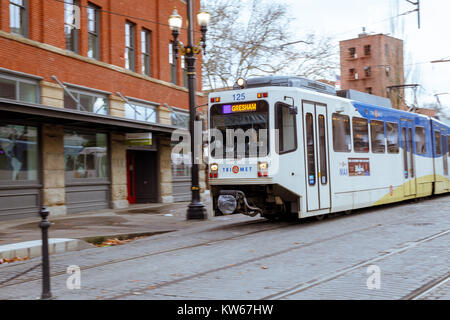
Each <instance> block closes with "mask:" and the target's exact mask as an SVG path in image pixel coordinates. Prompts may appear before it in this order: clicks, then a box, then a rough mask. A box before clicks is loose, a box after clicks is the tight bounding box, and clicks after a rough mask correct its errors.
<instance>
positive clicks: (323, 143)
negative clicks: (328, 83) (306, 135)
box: [318, 114, 328, 184]
mask: <svg viewBox="0 0 450 320" xmlns="http://www.w3.org/2000/svg"><path fill="white" fill-rule="evenodd" d="M318 118H319V157H320V171H319V176H320V183H322V184H327V181H328V172H327V140H326V137H325V117H324V115H323V114H319V117H318Z"/></svg>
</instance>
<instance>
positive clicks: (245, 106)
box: [222, 102, 256, 114]
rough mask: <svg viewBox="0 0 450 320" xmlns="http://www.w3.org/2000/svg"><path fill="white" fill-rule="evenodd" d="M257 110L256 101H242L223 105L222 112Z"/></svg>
mask: <svg viewBox="0 0 450 320" xmlns="http://www.w3.org/2000/svg"><path fill="white" fill-rule="evenodd" d="M249 111H256V102H250V103H240V104H226V105H224V106H222V113H223V114H228V113H235V112H249Z"/></svg>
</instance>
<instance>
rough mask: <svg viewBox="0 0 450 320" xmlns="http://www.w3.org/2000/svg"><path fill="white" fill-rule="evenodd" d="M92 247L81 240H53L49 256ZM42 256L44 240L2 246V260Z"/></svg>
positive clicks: (49, 245)
mask: <svg viewBox="0 0 450 320" xmlns="http://www.w3.org/2000/svg"><path fill="white" fill-rule="evenodd" d="M90 247H92V245H90V244H88V243H86V242H84V241H82V240H79V239H60V238H52V239H49V240H48V250H49V254H54V253H63V252H67V251H76V250H81V249H86V248H90ZM41 255H42V240H34V241H26V242H19V243H13V244H7V245H4V246H0V259H14V258H16V257H21V258H24V257H28V258H34V257H39V256H41Z"/></svg>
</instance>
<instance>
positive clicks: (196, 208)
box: [186, 202, 208, 220]
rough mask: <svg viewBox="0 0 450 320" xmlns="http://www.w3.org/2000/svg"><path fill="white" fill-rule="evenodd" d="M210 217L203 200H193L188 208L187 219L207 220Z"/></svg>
mask: <svg viewBox="0 0 450 320" xmlns="http://www.w3.org/2000/svg"><path fill="white" fill-rule="evenodd" d="M207 218H208V214H207V213H206V209H205V206H204V205H203V203H201V202H195V203H194V202H191V203H190V204H189V206H188V209H187V215H186V219H187V220H191V219H192V220H194V219H197V220H205V219H207Z"/></svg>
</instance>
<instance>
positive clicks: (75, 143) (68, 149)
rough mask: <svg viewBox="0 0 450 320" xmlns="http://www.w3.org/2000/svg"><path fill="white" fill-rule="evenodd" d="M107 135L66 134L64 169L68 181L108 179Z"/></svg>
mask: <svg viewBox="0 0 450 320" xmlns="http://www.w3.org/2000/svg"><path fill="white" fill-rule="evenodd" d="M107 151H108V149H107V134H105V133H80V132H75V131H66V132H65V133H64V169H65V175H66V179H69V180H73V179H86V178H91V179H93V178H97V179H99V178H107V177H108V152H107Z"/></svg>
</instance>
